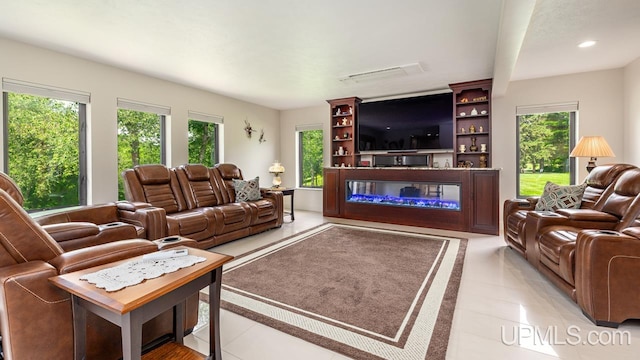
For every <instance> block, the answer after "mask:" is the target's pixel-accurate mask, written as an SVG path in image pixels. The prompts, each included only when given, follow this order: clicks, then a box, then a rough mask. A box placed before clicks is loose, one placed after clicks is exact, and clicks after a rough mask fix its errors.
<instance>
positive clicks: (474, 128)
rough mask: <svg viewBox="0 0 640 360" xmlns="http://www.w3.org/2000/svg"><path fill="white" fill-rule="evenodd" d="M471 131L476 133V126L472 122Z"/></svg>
mask: <svg viewBox="0 0 640 360" xmlns="http://www.w3.org/2000/svg"><path fill="white" fill-rule="evenodd" d="M469 132H470V133H475V132H476V126H475V125H473V124H471V126H469Z"/></svg>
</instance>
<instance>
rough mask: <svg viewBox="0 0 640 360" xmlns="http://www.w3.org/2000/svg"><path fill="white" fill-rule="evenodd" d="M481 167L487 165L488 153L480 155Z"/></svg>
mask: <svg viewBox="0 0 640 360" xmlns="http://www.w3.org/2000/svg"><path fill="white" fill-rule="evenodd" d="M480 167H481V168H486V167H487V155H485V154H482V155H480Z"/></svg>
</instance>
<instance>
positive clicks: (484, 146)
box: [480, 144, 487, 152]
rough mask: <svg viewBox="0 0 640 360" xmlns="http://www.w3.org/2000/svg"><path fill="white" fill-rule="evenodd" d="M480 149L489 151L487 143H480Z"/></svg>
mask: <svg viewBox="0 0 640 360" xmlns="http://www.w3.org/2000/svg"><path fill="white" fill-rule="evenodd" d="M480 151H482V152H487V144H480Z"/></svg>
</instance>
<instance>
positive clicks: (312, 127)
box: [296, 124, 322, 131]
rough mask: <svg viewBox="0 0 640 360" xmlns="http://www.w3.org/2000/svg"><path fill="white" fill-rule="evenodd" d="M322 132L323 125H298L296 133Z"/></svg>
mask: <svg viewBox="0 0 640 360" xmlns="http://www.w3.org/2000/svg"><path fill="white" fill-rule="evenodd" d="M310 130H322V124H302V125H296V131H310Z"/></svg>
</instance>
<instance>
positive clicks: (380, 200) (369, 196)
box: [345, 180, 460, 211]
mask: <svg viewBox="0 0 640 360" xmlns="http://www.w3.org/2000/svg"><path fill="white" fill-rule="evenodd" d="M345 185H346V186H345V187H346V188H345V200H346V202H347V203H359V204H372V205H386V206H400V207H408V208H419V209H442V210H452V211H460V184H457V183H442V182H432V181H420V182H415V181H389V180H346V182H345Z"/></svg>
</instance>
